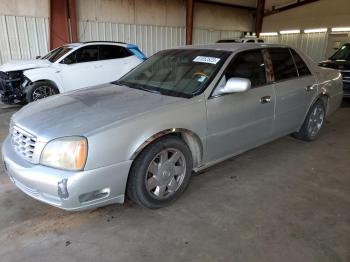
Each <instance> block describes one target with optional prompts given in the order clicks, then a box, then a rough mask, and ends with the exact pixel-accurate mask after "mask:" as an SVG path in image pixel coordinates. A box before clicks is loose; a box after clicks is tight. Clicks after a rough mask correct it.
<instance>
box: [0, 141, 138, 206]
mask: <svg viewBox="0 0 350 262" xmlns="http://www.w3.org/2000/svg"><path fill="white" fill-rule="evenodd" d="M2 155H3V160H4V163H5V169H6V173H7V175H8V176H9V178H10V179H11V181H12V182H13V183H14V184H15V185H16V186H17V187H18V188H19V189H20V190H22V191H23V192H24V193H26V194H27V195H29V196H31V197H33V198H35V199H37V200H39V201H42V202H44V203H47V204H49V205H52V206H55V207H58V208H61V209H64V210H69V211H81V210H85V209H91V208H96V207H99V206H104V205H108V204H112V203H123V202H124V194H125V187H126V182H127V178H128V174H129V169H130V167H131V162H132V161H131V160H130V161H126V162H122V163H118V164H114V165H111V166H107V167H101V168H97V169H93V170H86V171H79V172H72V171H64V170H58V169H55V168H50V167H46V166H42V165H34V164H31V163H29V162H28V161H26V160H24V159H23V158H21V157H20V156H19V155H17V153H16V152H15V151H14V150H13V148H12V145H11V142H10V139H9V137H7V138H6V140H5V141H4V143H3V145H2Z"/></svg>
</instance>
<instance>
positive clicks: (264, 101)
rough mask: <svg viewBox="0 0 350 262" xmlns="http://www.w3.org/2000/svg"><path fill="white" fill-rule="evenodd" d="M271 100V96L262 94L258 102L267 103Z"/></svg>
mask: <svg viewBox="0 0 350 262" xmlns="http://www.w3.org/2000/svg"><path fill="white" fill-rule="evenodd" d="M270 102H271V96H263V97H262V98H260V103H262V104H267V103H270Z"/></svg>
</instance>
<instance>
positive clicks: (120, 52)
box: [100, 45, 131, 60]
mask: <svg viewBox="0 0 350 262" xmlns="http://www.w3.org/2000/svg"><path fill="white" fill-rule="evenodd" d="M128 56H131V53H130V52H129V51H128V50H126V48H124V47H122V46H116V45H100V60H108V59H118V58H124V57H128Z"/></svg>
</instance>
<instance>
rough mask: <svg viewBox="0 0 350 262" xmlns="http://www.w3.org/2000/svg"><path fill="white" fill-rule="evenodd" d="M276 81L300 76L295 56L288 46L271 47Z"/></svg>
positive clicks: (270, 51)
mask: <svg viewBox="0 0 350 262" xmlns="http://www.w3.org/2000/svg"><path fill="white" fill-rule="evenodd" d="M268 50H269V53H270V57H271V62H272V66H273V71H274V75H275V80H276V81H281V80H286V79H289V78H294V77H298V72H297V69H296V67H295V64H294V60H293V57H292V55H291V53H290V51H289V49H288V48H269V49H268Z"/></svg>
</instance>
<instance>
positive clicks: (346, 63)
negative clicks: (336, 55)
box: [319, 60, 350, 70]
mask: <svg viewBox="0 0 350 262" xmlns="http://www.w3.org/2000/svg"><path fill="white" fill-rule="evenodd" d="M319 66H322V67H328V68H333V69H338V70H350V60H325V61H322V62H320V63H319Z"/></svg>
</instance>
